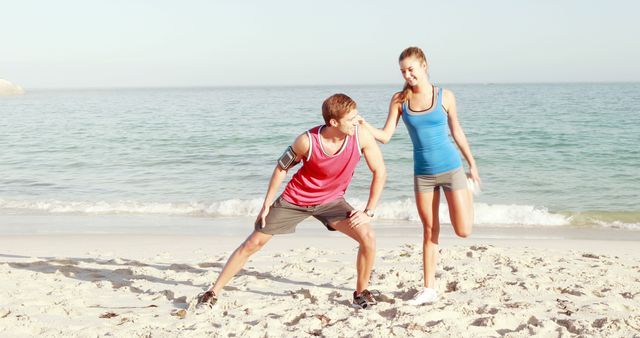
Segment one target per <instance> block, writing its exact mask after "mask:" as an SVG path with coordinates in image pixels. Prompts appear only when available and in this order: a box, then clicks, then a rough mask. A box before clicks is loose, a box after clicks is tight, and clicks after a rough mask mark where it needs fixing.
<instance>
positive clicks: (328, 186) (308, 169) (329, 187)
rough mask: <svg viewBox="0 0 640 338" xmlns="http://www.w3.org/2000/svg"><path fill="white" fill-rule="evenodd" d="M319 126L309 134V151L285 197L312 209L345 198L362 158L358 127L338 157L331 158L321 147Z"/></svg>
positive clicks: (284, 194)
mask: <svg viewBox="0 0 640 338" xmlns="http://www.w3.org/2000/svg"><path fill="white" fill-rule="evenodd" d="M324 127H325V126H317V127H314V128H312V129H310V130H309V131H307V135H308V136H309V140H310V141H311V142H310V149H309V154H308V155H307V158H303V159H302V161H303V164H302V168H300V169H299V170H298V172H296V173H295V175H293V178H291V181H289V183H288V184H287V186H286V188H285V189H284V192H283V193H282V197H283V198H284V199H285V200H286V201H287V202H289V203H293V204H296V205H302V206H309V205H318V204H325V203H328V202H331V201H333V200H335V199H337V198H340V197H343V196H344V192H345V191H346V190H347V187H348V186H349V183H350V182H351V178H352V177H353V172H354V171H355V170H356V166H357V165H358V162H359V161H360V157H361V156H362V153H361V150H360V144H359V142H358V127H357V126H356V132H355V133H354V136H353V137H351V136H347V137H346V139H345V141H344V143H343V145H342V148H340V150H339V151H338V152H337V153H336V154H335V155H332V156H330V155H328V154H327V153H325V151H324V149H323V148H322V142H321V141H320V131H321V130H322V128H324Z"/></svg>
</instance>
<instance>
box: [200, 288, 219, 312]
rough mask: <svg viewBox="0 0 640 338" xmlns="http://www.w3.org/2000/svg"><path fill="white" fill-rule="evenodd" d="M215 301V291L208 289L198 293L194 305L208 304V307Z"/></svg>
mask: <svg viewBox="0 0 640 338" xmlns="http://www.w3.org/2000/svg"><path fill="white" fill-rule="evenodd" d="M217 301H218V297H217V296H216V293H215V292H213V291H211V290H209V291H206V292H203V293H201V294H199V295H198V303H197V304H196V307H201V306H208V307H209V308H213V306H214V305H216V302H217Z"/></svg>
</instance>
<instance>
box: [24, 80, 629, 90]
mask: <svg viewBox="0 0 640 338" xmlns="http://www.w3.org/2000/svg"><path fill="white" fill-rule="evenodd" d="M634 83H640V81H557V82H553V81H532V82H491V81H487V82H435V84H446V85H541V84H549V85H566V84H634ZM402 85H403V84H402V83H369V84H357V83H355V84H354V83H351V84H255V85H184V86H87V87H77V86H69V87H31V88H30V87H24V86H21V87H22V88H23V89H25V91H29V90H36V91H39V90H52V91H55V90H119V89H120V90H121V89H133V90H136V89H139V90H144V89H210V88H220V89H242V88H248V89H249V88H252V89H257V88H291V87H302V88H312V87H381V86H399V87H402Z"/></svg>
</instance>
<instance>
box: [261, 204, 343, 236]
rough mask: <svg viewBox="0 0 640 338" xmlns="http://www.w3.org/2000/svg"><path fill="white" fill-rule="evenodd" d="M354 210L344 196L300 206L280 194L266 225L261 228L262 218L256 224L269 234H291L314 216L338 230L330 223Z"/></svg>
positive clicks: (270, 211)
mask: <svg viewBox="0 0 640 338" xmlns="http://www.w3.org/2000/svg"><path fill="white" fill-rule="evenodd" d="M352 210H354V208H353V207H352V206H351V205H349V203H347V201H345V200H344V198H342V197H341V198H338V199H336V200H333V201H331V202H328V203H325V204H319V205H311V206H300V205H296V204H293V203H289V202H287V201H286V200H285V199H284V198H282V196H280V197H278V199H276V201H275V202H273V204H272V205H271V208H270V209H269V214H267V217H266V219H265V223H266V224H265V227H264V228H260V220H258V221H257V222H256V224H255V225H254V226H255V229H256V231H260V232H262V233H265V234H269V235H280V234H290V233H293V232H295V231H296V226H297V225H298V223H300V222H302V221H303V220H305V219H306V218H308V217H309V216H313V217H315V218H316V219H318V220H319V221H320V222H322V224H324V226H325V227H327V229H329V230H330V231H336V229H334V228H332V227H331V225H330V224H332V223H335V222H337V221H341V220H343V219H346V218H349V213H350V212H351V211H352Z"/></svg>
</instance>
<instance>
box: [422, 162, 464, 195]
mask: <svg viewBox="0 0 640 338" xmlns="http://www.w3.org/2000/svg"><path fill="white" fill-rule="evenodd" d="M438 187H442V189H444V190H445V191H453V190H460V189H466V188H467V174H465V172H464V170H463V169H462V167H459V168H457V169H453V170H451V171H447V172H445V173H440V174H435V175H415V176H414V177H413V189H414V191H415V192H434V191H436V189H438Z"/></svg>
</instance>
